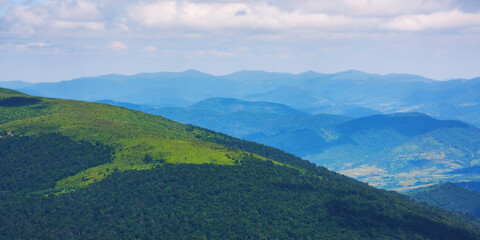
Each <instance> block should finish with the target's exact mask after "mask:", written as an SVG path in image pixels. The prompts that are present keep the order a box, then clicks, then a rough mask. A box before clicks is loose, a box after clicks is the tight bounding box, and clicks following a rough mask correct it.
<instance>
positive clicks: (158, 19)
mask: <svg viewBox="0 0 480 240" xmlns="http://www.w3.org/2000/svg"><path fill="white" fill-rule="evenodd" d="M0 1H4V0H0ZM455 1H456V0H404V1H399V0H330V1H315V0H291V1H273V0H260V1H253V0H247V1H236V0H225V1H219V0H195V1H194V0H191V1H188V0H186V1H173V0H165V1H159V0H144V1H140V2H136V1H129V0H117V1H115V0H103V1H93V0H50V1H47V2H45V3H39V4H34V5H27V4H23V5H18V6H14V7H11V8H10V10H9V11H8V12H7V14H6V16H5V18H4V19H3V21H2V20H0V23H2V24H1V25H2V28H3V29H8V32H9V34H11V35H12V36H17V35H22V36H23V35H26V36H33V35H35V34H38V35H44V36H63V35H67V36H72V35H75V36H89V37H92V36H93V37H97V38H98V37H104V36H108V37H111V38H113V39H122V38H124V37H126V36H129V37H130V36H133V37H134V38H145V39H155V38H159V37H160V38H178V37H182V38H186V37H192V36H196V37H198V36H201V37H202V38H203V37H212V36H213V37H218V36H226V37H233V36H234V37H244V38H246V39H265V40H268V39H269V40H272V41H273V40H275V39H276V40H280V39H285V38H287V37H288V38H290V37H291V36H292V35H293V34H295V35H294V36H296V37H298V38H310V39H314V38H330V39H332V36H354V37H358V36H364V37H368V36H369V35H372V34H388V33H389V32H390V33H391V32H396V31H399V30H402V31H422V30H429V29H457V30H461V31H465V30H467V31H474V30H473V29H478V27H480V23H479V21H478V15H479V12H475V11H473V12H472V11H470V12H464V10H463V9H462V10H459V9H457V8H455V6H457V5H455V4H457V3H456V2H455ZM126 32H128V35H126V34H125V33H126ZM347 38H348V37H347Z"/></svg>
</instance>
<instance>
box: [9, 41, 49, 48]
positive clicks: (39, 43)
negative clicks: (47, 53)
mask: <svg viewBox="0 0 480 240" xmlns="http://www.w3.org/2000/svg"><path fill="white" fill-rule="evenodd" d="M48 46H50V44H48V43H44V42H36V43H27V44H21V45H17V48H20V49H26V48H30V47H48Z"/></svg>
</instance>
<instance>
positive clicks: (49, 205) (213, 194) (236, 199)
mask: <svg viewBox="0 0 480 240" xmlns="http://www.w3.org/2000/svg"><path fill="white" fill-rule="evenodd" d="M0 211H1V212H2V213H3V214H1V216H0V220H1V222H2V223H3V224H2V225H1V226H0V235H1V236H3V237H2V238H3V239H15V238H27V239H33V238H37V239H56V238H60V239H99V238H100V239H119V238H122V239H478V237H479V236H480V235H479V232H478V228H474V227H473V225H470V224H468V225H466V226H465V225H463V224H464V223H462V221H463V220H460V219H456V218H455V217H452V216H450V215H449V214H448V213H446V212H442V211H439V210H435V209H432V208H430V207H427V206H419V205H417V204H415V203H414V202H412V201H410V200H407V199H405V198H403V197H401V196H400V195H399V194H396V193H393V192H383V191H378V190H376V189H374V188H372V187H368V186H366V185H365V184H361V183H357V182H353V180H350V179H347V178H345V177H342V176H340V175H337V174H334V173H324V174H322V176H313V175H310V176H308V175H305V174H301V173H300V172H299V171H297V170H295V169H292V168H289V167H285V166H276V165H274V164H273V163H271V162H268V161H267V162H266V161H261V160H257V159H254V158H252V159H249V160H244V161H242V163H241V164H239V165H234V166H220V165H213V164H202V165H193V164H165V165H163V166H161V167H157V168H155V169H153V170H150V171H127V172H123V173H115V174H113V175H112V176H110V177H109V178H107V179H105V180H103V181H101V182H98V183H94V184H91V185H89V186H88V187H86V188H84V189H81V190H78V191H76V192H73V193H69V194H62V195H58V196H49V197H27V198H25V197H21V196H19V195H15V194H6V193H4V194H3V195H1V201H0Z"/></svg>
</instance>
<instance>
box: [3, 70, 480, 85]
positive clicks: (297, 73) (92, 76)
mask: <svg viewBox="0 0 480 240" xmlns="http://www.w3.org/2000/svg"><path fill="white" fill-rule="evenodd" d="M187 71H197V72H200V73H205V74H209V75H212V76H215V77H222V76H228V75H231V74H235V73H238V72H245V71H247V72H265V73H280V74H292V75H299V74H303V73H307V72H315V73H318V74H340V73H345V72H350V71H355V72H362V73H365V74H371V75H380V76H386V75H390V74H401V75H403V74H404V75H414V76H420V77H424V78H426V79H428V80H434V81H450V80H470V79H475V78H478V77H480V76H477V77H473V78H449V79H434V78H429V77H426V76H422V75H419V74H412V73H395V72H394V73H386V74H380V73H373V72H365V71H361V70H356V69H347V70H344V71H339V72H318V71H314V70H307V71H303V72H275V71H264V70H251V69H242V70H238V71H234V72H228V73H224V74H215V73H209V72H205V71H200V70H197V69H193V68H190V69H185V70H180V71H157V72H137V73H132V74H120V73H107V74H101V75H91V76H90V75H88V76H78V77H74V78H71V79H60V80H56V81H24V80H21V79H14V80H6V81H3V80H1V79H0V82H15V81H20V82H26V83H55V82H62V81H71V80H75V79H80V78H95V77H101V76H108V75H121V76H135V75H139V74H155V73H167V72H171V73H183V72H187Z"/></svg>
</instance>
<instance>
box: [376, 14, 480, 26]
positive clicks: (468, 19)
mask: <svg viewBox="0 0 480 240" xmlns="http://www.w3.org/2000/svg"><path fill="white" fill-rule="evenodd" d="M479 25H480V12H477V13H465V12H462V11H460V10H458V9H455V10H452V11H445V12H435V13H432V14H418V15H406V16H400V17H398V18H394V19H392V20H390V21H388V22H386V23H385V24H384V25H382V27H383V28H385V29H389V30H402V31H421V30H427V29H451V28H463V27H471V26H479Z"/></svg>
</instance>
